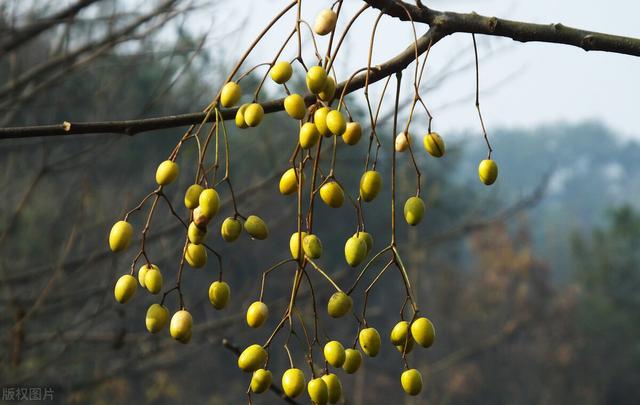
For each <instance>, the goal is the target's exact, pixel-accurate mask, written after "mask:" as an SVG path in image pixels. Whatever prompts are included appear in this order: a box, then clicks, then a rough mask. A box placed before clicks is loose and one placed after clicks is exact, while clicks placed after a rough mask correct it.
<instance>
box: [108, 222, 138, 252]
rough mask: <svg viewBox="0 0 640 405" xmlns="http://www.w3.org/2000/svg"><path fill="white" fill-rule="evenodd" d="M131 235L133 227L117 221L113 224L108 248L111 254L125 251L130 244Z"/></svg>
mask: <svg viewBox="0 0 640 405" xmlns="http://www.w3.org/2000/svg"><path fill="white" fill-rule="evenodd" d="M132 235H133V227H132V226H131V224H130V223H128V222H126V221H118V222H116V223H115V224H113V227H112V228H111V232H110V233H109V247H110V248H111V251H112V252H119V251H121V250H126V249H127V248H128V247H129V243H131V236H132Z"/></svg>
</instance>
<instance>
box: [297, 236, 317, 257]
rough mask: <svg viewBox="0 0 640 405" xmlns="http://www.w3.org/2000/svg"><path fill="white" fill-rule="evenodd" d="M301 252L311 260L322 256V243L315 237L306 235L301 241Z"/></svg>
mask: <svg viewBox="0 0 640 405" xmlns="http://www.w3.org/2000/svg"><path fill="white" fill-rule="evenodd" d="M302 250H304V254H305V255H306V256H307V257H310V258H311V259H317V258H319V257H320V256H322V241H321V240H320V238H318V237H317V236H316V235H307V236H305V237H304V239H302Z"/></svg>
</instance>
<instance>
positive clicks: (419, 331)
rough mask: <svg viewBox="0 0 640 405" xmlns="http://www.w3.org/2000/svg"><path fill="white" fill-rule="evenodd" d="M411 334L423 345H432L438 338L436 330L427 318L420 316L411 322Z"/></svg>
mask: <svg viewBox="0 0 640 405" xmlns="http://www.w3.org/2000/svg"><path fill="white" fill-rule="evenodd" d="M411 336H413V339H414V340H415V341H416V342H417V343H418V344H419V345H420V346H422V347H430V346H431V345H432V344H433V341H434V340H435V338H436V330H435V328H434V327H433V324H432V323H431V321H430V320H428V319H427V318H424V317H422V318H418V319H416V320H415V321H413V323H412V324H411Z"/></svg>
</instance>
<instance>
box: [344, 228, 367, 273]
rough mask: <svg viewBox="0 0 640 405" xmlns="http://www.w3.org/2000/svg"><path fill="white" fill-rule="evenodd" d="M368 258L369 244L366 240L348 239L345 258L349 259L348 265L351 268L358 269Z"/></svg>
mask: <svg viewBox="0 0 640 405" xmlns="http://www.w3.org/2000/svg"><path fill="white" fill-rule="evenodd" d="M366 256H367V244H366V243H365V241H364V240H362V239H358V238H356V237H354V236H352V237H350V238H349V239H347V243H345V245H344V257H345V259H347V263H348V264H349V266H351V267H356V266H357V265H359V264H360V263H362V261H363V260H364V258H365V257H366Z"/></svg>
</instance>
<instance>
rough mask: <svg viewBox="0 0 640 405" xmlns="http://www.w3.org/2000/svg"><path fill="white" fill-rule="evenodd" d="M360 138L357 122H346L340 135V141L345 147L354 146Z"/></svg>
mask: <svg viewBox="0 0 640 405" xmlns="http://www.w3.org/2000/svg"><path fill="white" fill-rule="evenodd" d="M360 138H362V127H361V126H360V124H359V123H358V122H347V126H346V127H345V130H344V133H343V134H342V140H343V141H344V143H346V144H347V145H355V144H357V143H358V142H359V141H360Z"/></svg>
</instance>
